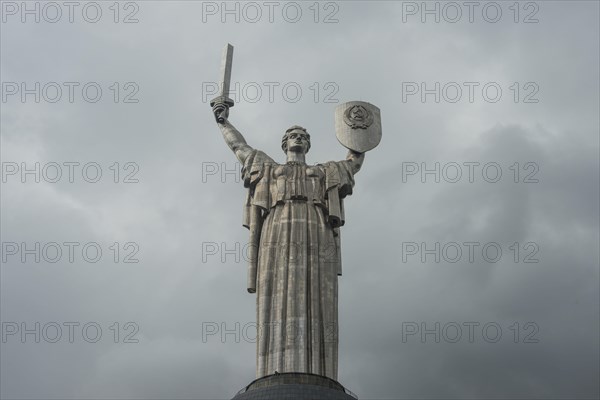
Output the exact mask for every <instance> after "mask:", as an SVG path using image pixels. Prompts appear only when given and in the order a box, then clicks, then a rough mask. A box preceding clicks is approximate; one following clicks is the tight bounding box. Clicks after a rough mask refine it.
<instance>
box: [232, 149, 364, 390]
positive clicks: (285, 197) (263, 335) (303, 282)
mask: <svg viewBox="0 0 600 400" xmlns="http://www.w3.org/2000/svg"><path fill="white" fill-rule="evenodd" d="M242 176H243V179H244V186H245V187H246V188H248V193H247V197H246V203H245V207H244V226H246V227H247V228H248V229H249V230H250V247H249V249H250V252H249V259H250V261H249V263H250V265H249V268H248V291H249V292H250V293H256V294H257V298H256V310H257V326H258V335H257V368H256V375H257V378H259V377H262V376H266V375H270V374H274V373H275V372H279V373H283V372H307V373H313V374H319V375H323V376H327V377H330V378H332V379H337V359H338V310H337V301H338V282H337V276H338V275H341V273H342V264H341V257H340V255H341V252H340V236H339V227H340V226H342V225H344V205H343V199H344V197H346V196H348V195H350V194H352V188H353V186H354V177H353V173H352V168H351V164H350V162H349V161H338V162H334V161H332V162H327V163H324V164H318V165H307V164H304V163H287V164H277V163H275V162H274V161H273V160H272V159H271V158H270V157H268V156H267V155H266V154H265V153H263V152H261V151H258V150H253V151H252V153H251V154H250V155H249V156H248V157H247V159H246V160H245V163H244V166H243V168H242Z"/></svg>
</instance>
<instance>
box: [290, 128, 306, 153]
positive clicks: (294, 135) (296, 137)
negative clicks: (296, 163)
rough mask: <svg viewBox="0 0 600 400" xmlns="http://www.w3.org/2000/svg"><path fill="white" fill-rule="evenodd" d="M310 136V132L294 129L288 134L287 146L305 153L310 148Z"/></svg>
mask: <svg viewBox="0 0 600 400" xmlns="http://www.w3.org/2000/svg"><path fill="white" fill-rule="evenodd" d="M309 142H310V138H309V136H308V134H307V133H306V132H304V131H301V130H294V131H291V132H290V133H289V134H288V138H287V148H288V150H291V151H296V152H302V153H305V154H306V152H307V151H308V148H309V146H310V145H309Z"/></svg>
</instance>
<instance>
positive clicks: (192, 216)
mask: <svg viewBox="0 0 600 400" xmlns="http://www.w3.org/2000/svg"><path fill="white" fill-rule="evenodd" d="M22 4H24V3H21V2H11V1H2V3H1V8H2V25H1V53H2V54H1V56H2V61H1V81H2V103H1V108H2V111H1V117H2V121H1V130H2V136H1V146H2V151H1V156H2V194H1V200H2V205H1V210H2V220H1V221H2V224H1V233H2V269H1V301H2V302H1V307H0V311H1V320H2V335H3V336H2V344H1V347H2V356H1V364H0V366H1V382H0V383H1V385H0V386H1V392H0V394H1V396H2V397H3V398H7V399H8V398H10V399H25V398H27V399H38V398H39V399H41V398H44V399H49V398H56V399H59V398H60V399H66V398H79V399H100V398H115V399H116V398H119V399H124V398H133V399H150V398H152V399H163V398H164V399H167V398H170V399H173V398H177V399H192V398H196V399H197V398H200V399H229V398H231V397H233V395H234V394H235V393H236V392H237V391H238V390H239V389H240V388H242V387H243V386H245V385H247V384H248V383H249V382H250V381H252V380H253V379H254V376H255V343H254V342H253V340H252V339H253V338H254V336H255V331H254V332H253V331H252V323H253V322H254V320H255V295H252V294H249V293H247V292H246V273H247V272H246V268H247V265H246V262H245V260H244V255H245V249H246V247H245V244H246V243H247V241H248V231H247V230H246V229H244V228H243V227H242V226H241V221H242V204H243V201H244V196H245V191H244V188H243V185H242V183H241V182H240V181H239V174H237V172H236V171H237V170H239V165H238V164H237V162H236V161H237V160H236V159H235V157H234V155H233V154H232V153H231V152H230V150H229V149H228V147H227V146H226V145H225V143H224V141H223V139H222V137H221V134H220V131H219V129H218V128H217V126H216V124H215V122H214V119H213V116H212V114H211V110H210V107H209V104H208V103H209V101H210V99H211V98H212V97H214V96H215V85H216V84H215V82H216V81H217V80H218V75H219V67H220V58H221V51H222V48H223V46H224V45H225V44H226V43H228V42H229V43H231V44H233V46H234V47H235V54H234V61H233V76H232V80H233V83H232V86H233V87H235V88H237V93H236V94H235V96H234V99H235V100H236V104H235V107H234V108H233V109H231V113H230V120H231V122H232V123H233V124H234V125H235V126H236V127H237V128H238V129H239V130H240V131H241V132H242V133H243V134H244V136H245V138H246V140H247V141H248V143H249V144H250V145H251V146H253V147H255V148H258V149H261V150H263V151H265V152H266V153H267V154H269V155H270V156H271V157H273V158H274V159H276V160H278V161H280V162H282V161H284V159H285V155H284V154H283V153H282V152H281V149H280V140H281V136H282V134H283V133H284V132H285V130H286V129H287V128H289V127H290V126H292V125H295V124H299V125H302V126H304V127H305V128H306V129H307V130H308V132H309V133H310V134H311V141H312V147H311V150H310V153H309V154H308V156H307V161H308V162H309V163H317V162H325V161H329V160H341V159H343V158H344V157H345V154H346V149H345V148H344V147H343V146H342V145H340V144H339V142H338V141H337V140H336V137H335V128H334V112H335V107H336V106H337V105H338V104H341V103H343V102H346V101H352V100H363V101H368V102H370V103H373V104H375V105H377V106H378V107H379V108H380V109H381V117H382V126H383V138H382V141H381V143H380V145H379V146H378V147H377V148H375V149H374V150H372V151H370V152H369V153H368V154H367V155H366V159H365V162H364V165H363V168H362V170H361V171H360V173H359V174H358V175H357V176H356V186H355V188H354V194H353V195H352V196H351V197H348V198H347V199H346V201H345V207H346V225H345V226H344V227H343V228H342V259H343V276H341V277H340V279H339V318H340V348H339V353H340V356H339V363H340V366H339V381H340V383H342V384H343V385H344V386H346V387H347V388H348V389H350V390H351V391H353V392H354V393H356V395H357V396H358V397H359V398H360V399H399V398H411V399H414V398H422V399H425V398H427V399H431V398H444V399H447V398H472V399H475V398H477V399H481V398H485V399H492V398H521V399H522V398H582V399H583V398H586V399H587V398H590V399H591V398H598V396H599V395H600V393H599V382H598V376H599V375H600V371H599V342H598V337H599V335H600V332H599V317H598V315H599V293H598V291H599V289H598V288H599V251H598V246H599V240H600V238H599V159H598V158H599V114H598V109H599V107H600V104H599V54H598V52H599V47H600V44H599V36H600V34H599V3H598V2H596V1H572V2H571V1H569V2H567V1H548V2H545V1H538V2H519V3H515V2H513V1H507V2H503V1H502V2H497V3H488V2H473V3H470V4H467V5H465V4H464V2H458V3H450V5H447V4H446V3H441V2H440V3H436V2H428V3H426V5H424V3H422V2H400V1H398V2H393V1H371V2H366V1H348V2H345V1H344V2H319V3H316V2H313V1H307V2H297V3H281V2H273V3H272V4H265V3H264V2H257V3H252V4H251V5H249V6H248V5H246V3H241V2H239V3H235V2H229V3H227V6H226V7H227V9H228V10H232V11H231V12H230V13H226V12H225V11H226V10H224V6H223V3H222V2H204V3H201V2H192V1H174V2H167V1H137V2H120V3H118V4H117V5H116V6H115V4H114V2H112V1H106V2H105V1H99V2H97V3H88V2H75V3H74V5H65V4H64V3H63V2H57V3H52V4H50V5H47V4H46V3H43V2H28V3H25V4H26V7H28V10H33V11H31V13H28V12H27V11H26V10H24V9H23V6H22ZM36 4H37V5H36ZM515 4H516V6H515ZM36 7H37V8H36ZM424 7H427V10H433V11H432V13H428V12H426V11H427V10H425V9H424ZM436 10H437V15H436ZM98 11H100V12H101V14H98ZM299 12H300V13H299ZM36 18H39V22H37V21H36ZM436 18H438V19H439V22H436ZM236 19H237V21H236ZM53 21H54V22H53ZM94 21H96V22H94ZM115 21H117V22H115ZM126 22H128V23H126ZM36 85H37V86H36ZM99 91H101V96H100V95H99V93H100V92H99ZM436 98H437V99H436ZM436 100H437V101H436ZM36 168H37V170H38V172H36ZM26 170H29V171H33V172H30V173H26ZM425 170H426V171H425ZM59 171H60V173H61V175H60V176H58V175H57V173H58V172H59ZM424 171H425V172H426V173H424V174H423V172H424ZM98 172H100V173H101V174H102V175H101V176H98V175H97V174H98ZM71 181H72V182H71ZM115 243H116V244H115ZM236 246H237V247H236ZM236 248H238V249H239V251H237V252H236V251H235V249H236ZM84 249H85V251H84ZM98 249H99V250H100V251H101V252H102V253H101V255H96V252H97V251H98ZM70 250H72V254H69V253H70ZM36 257H39V260H38V261H39V262H36ZM133 261H137V262H133ZM36 324H39V325H36ZM98 328H100V329H101V333H100V332H99V331H98ZM224 329H225V330H227V332H224V333H225V334H224V335H223V337H222V335H221V333H223V332H222V331H223V330H224ZM26 330H27V331H26ZM57 333H60V336H58V335H57ZM436 336H437V337H436ZM36 340H37V341H39V343H38V342H36ZM136 341H137V343H135V342H136Z"/></svg>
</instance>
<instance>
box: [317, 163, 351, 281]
mask: <svg viewBox="0 0 600 400" xmlns="http://www.w3.org/2000/svg"><path fill="white" fill-rule="evenodd" d="M324 168H325V202H326V205H327V221H328V222H329V223H330V224H331V227H332V228H333V238H334V241H335V252H336V257H337V265H338V270H337V273H338V275H342V259H341V256H342V252H341V240H340V227H341V226H343V225H344V224H345V222H346V221H345V218H344V198H345V197H346V196H350V195H351V194H352V189H353V188H354V174H353V172H352V167H351V165H350V162H349V161H330V162H328V163H325V164H324Z"/></svg>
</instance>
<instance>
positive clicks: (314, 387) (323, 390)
mask: <svg viewBox="0 0 600 400" xmlns="http://www.w3.org/2000/svg"><path fill="white" fill-rule="evenodd" d="M275 399H277V400H314V399H319V400H321V399H323V400H356V399H358V397H356V396H355V395H354V393H352V392H350V391H349V390H347V389H345V388H344V387H343V386H342V385H341V384H340V383H338V382H337V381H334V380H333V379H331V378H327V377H325V376H320V375H314V374H304V373H299V372H286V373H282V374H274V375H268V376H263V377H262V378H259V379H257V380H255V381H254V382H252V383H250V384H249V385H248V386H246V387H245V388H243V389H242V390H240V391H239V392H238V394H236V395H235V396H234V398H233V399H232V400H275Z"/></svg>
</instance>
